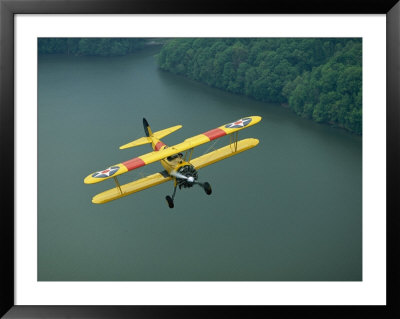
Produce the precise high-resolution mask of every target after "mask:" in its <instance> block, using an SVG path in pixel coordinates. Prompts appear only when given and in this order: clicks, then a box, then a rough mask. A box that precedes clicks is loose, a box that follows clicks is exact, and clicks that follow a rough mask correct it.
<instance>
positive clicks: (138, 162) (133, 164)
mask: <svg viewBox="0 0 400 319" xmlns="http://www.w3.org/2000/svg"><path fill="white" fill-rule="evenodd" d="M122 164H123V165H125V166H126V168H127V169H128V171H130V170H132V169H135V168H138V167H142V166H145V165H146V163H145V162H144V161H143V160H142V159H140V158H139V157H135V158H132V159H130V160H129V161H126V162H123V163H122Z"/></svg>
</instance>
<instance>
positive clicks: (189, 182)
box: [165, 175, 212, 208]
mask: <svg viewBox="0 0 400 319" xmlns="http://www.w3.org/2000/svg"><path fill="white" fill-rule="evenodd" d="M182 176H183V177H184V178H186V179H184V178H179V179H178V180H177V179H175V186H174V192H173V194H172V196H169V195H168V196H166V197H165V199H166V200H167V203H168V207H169V208H174V198H175V194H176V188H177V187H178V186H179V189H180V188H181V186H183V187H185V188H186V187H192V186H193V185H195V184H197V185H199V186H200V187H201V188H202V189H204V191H205V193H206V194H207V195H211V193H212V190H211V185H210V183H208V182H205V183H200V182H197V181H196V180H194V178H193V177H186V176H184V175H182ZM182 180H184V181H185V183H186V184H187V185H186V184H184V183H183V182H182Z"/></svg>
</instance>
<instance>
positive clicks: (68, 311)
mask: <svg viewBox="0 0 400 319" xmlns="http://www.w3.org/2000/svg"><path fill="white" fill-rule="evenodd" d="M39 13H40V14H44V13H49V14H120V13H125V14H128V13H135V14H146V13H152V14H172V13H174V14H205V13H207V14H216V13H224V14H229V13H246V14H254V13H264V14H279V13H285V14H292V13H297V14H299V13H315V14H326V13H329V14H385V15H386V21H387V29H386V40H387V47H386V49H387V51H386V52H387V69H386V70H387V105H386V110H387V119H386V123H387V131H386V141H387V144H386V146H387V153H386V156H387V202H386V204H387V212H386V213H387V216H386V217H387V305H386V306H372V305H371V306H179V305H176V306H16V305H14V294H15V290H14V174H15V166H14V161H15V157H14V141H15V140H14V15H15V14H39ZM399 17H400V3H399V2H398V0H390V1H384V0H347V1H346V0H335V1H332V0H326V1H322V0H321V1H318V2H317V1H315V0H306V1H299V0H297V1H296V0H289V1H288V0H283V1H276V0H275V1H263V2H260V1H258V2H257V1H252V0H248V1H242V2H237V3H236V2H235V3H233V2H226V1H224V2H223V1H209V0H203V1H197V2H193V1H181V0H164V1H163V0H133V1H129V0H69V1H67V0H51V1H43V0H31V1H27V0H0V41H1V42H0V43H1V48H0V63H1V71H0V132H1V133H0V137H1V138H0V141H1V144H0V145H1V148H0V149H1V167H3V176H2V177H3V186H5V187H3V190H2V209H1V211H0V225H1V229H0V239H1V262H0V267H1V269H0V271H1V274H0V315H2V316H3V315H4V316H5V318H64V317H68V318H78V317H79V318H153V317H154V318H164V317H171V318H178V317H179V318H180V317H182V318H197V317H199V318H205V317H218V318H222V317H232V316H235V317H236V316H239V317H251V318H254V317H259V316H260V317H261V316H262V317H266V316H269V317H293V318H294V317H295V318H310V317H317V318H326V317H333V318H336V317H338V318H339V317H340V318H354V317H358V316H360V317H362V318H400V310H399V306H398V301H399V300H400V298H399V293H398V288H399V269H400V267H399V262H398V260H397V258H396V255H397V254H398V246H397V244H399V231H398V230H399V229H400V228H399V226H400V225H399V219H398V217H397V214H398V212H399V202H398V200H397V196H398V195H397V194H398V181H399V172H398V168H397V167H398V163H400V161H399V159H400V158H399V137H400V126H399V124H400V123H399V119H400V112H399V106H400V92H399V91H400V90H399V88H400V81H399V78H400V75H399V70H400V67H399V57H400V52H399V51H400V23H399ZM4 168H7V169H4Z"/></svg>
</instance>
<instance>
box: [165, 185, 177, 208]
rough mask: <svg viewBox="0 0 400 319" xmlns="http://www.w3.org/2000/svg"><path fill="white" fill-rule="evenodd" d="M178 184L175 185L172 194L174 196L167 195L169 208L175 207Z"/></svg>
mask: <svg viewBox="0 0 400 319" xmlns="http://www.w3.org/2000/svg"><path fill="white" fill-rule="evenodd" d="M176 186H177V185H175V187H174V193H173V194H172V197H171V196H169V195H168V196H166V197H165V199H166V200H167V203H168V207H169V208H174V198H175V194H176Z"/></svg>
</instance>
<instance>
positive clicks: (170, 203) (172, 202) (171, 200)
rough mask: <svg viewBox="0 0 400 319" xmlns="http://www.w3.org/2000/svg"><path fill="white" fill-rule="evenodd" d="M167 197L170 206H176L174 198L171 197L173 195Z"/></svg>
mask: <svg viewBox="0 0 400 319" xmlns="http://www.w3.org/2000/svg"><path fill="white" fill-rule="evenodd" d="M165 199H166V200H167V203H168V206H169V208H174V200H173V199H172V198H171V196H169V195H168V196H166V197H165Z"/></svg>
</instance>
